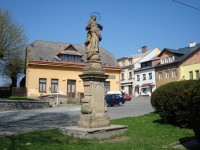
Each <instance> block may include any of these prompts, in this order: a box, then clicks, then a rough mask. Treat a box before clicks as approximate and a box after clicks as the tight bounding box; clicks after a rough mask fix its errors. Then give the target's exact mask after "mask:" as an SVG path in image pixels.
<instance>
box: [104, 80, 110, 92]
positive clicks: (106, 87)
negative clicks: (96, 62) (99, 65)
mask: <svg viewBox="0 0 200 150" xmlns="http://www.w3.org/2000/svg"><path fill="white" fill-rule="evenodd" d="M108 91H110V82H109V81H105V82H104V92H105V93H107V92H108Z"/></svg>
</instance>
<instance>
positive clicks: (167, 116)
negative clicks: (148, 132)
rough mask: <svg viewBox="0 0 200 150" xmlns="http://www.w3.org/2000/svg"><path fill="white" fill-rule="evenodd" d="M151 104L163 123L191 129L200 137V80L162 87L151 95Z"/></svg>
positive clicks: (174, 83)
mask: <svg viewBox="0 0 200 150" xmlns="http://www.w3.org/2000/svg"><path fill="white" fill-rule="evenodd" d="M151 104H152V106H153V107H154V109H155V111H156V112H157V113H158V114H159V115H160V117H161V119H162V120H163V121H164V122H167V123H171V124H174V125H176V126H179V127H184V128H192V129H193V130H194V132H195V134H196V135H197V136H199V135H200V80H184V81H178V82H171V83H168V84H165V85H162V86H160V87H158V88H157V89H156V90H155V91H154V92H153V93H152V95H151Z"/></svg>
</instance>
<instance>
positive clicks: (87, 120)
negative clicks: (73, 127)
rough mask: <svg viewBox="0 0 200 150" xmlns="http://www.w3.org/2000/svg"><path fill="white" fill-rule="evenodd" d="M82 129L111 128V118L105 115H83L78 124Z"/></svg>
mask: <svg viewBox="0 0 200 150" xmlns="http://www.w3.org/2000/svg"><path fill="white" fill-rule="evenodd" d="M77 126H78V127H81V128H98V127H107V126H110V117H109V116H108V115H107V114H106V113H105V114H81V115H80V119H79V121H78V124H77Z"/></svg>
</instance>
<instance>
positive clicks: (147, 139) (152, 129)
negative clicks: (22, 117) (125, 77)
mask: <svg viewBox="0 0 200 150" xmlns="http://www.w3.org/2000/svg"><path fill="white" fill-rule="evenodd" d="M159 119H160V117H159V116H158V115H157V114H153V113H152V114H148V115H144V116H140V117H129V118H123V119H117V120H112V124H120V125H127V126H128V131H127V132H126V133H124V134H123V135H120V136H116V137H113V138H110V139H104V140H85V139H76V138H72V137H69V136H67V135H62V134H60V133H59V131H58V130H57V129H51V130H45V131H40V132H33V133H27V134H21V135H16V136H9V137H1V138H0V150H160V149H163V150H165V149H170V150H171V149H172V148H163V147H164V146H166V145H169V144H172V143H174V142H178V141H179V140H180V139H183V138H186V137H192V136H194V134H193V132H192V130H189V129H180V128H178V127H174V126H172V125H167V124H161V123H159V122H160V121H159Z"/></svg>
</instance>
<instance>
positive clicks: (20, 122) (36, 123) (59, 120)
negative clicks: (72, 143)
mask: <svg viewBox="0 0 200 150" xmlns="http://www.w3.org/2000/svg"><path fill="white" fill-rule="evenodd" d="M153 111H154V110H153V108H152V107H151V104H150V101H149V98H144V97H140V98H133V99H132V100H131V101H127V102H126V103H125V104H123V105H121V106H113V107H108V112H107V113H108V115H109V116H110V118H111V119H118V118H123V117H133V116H140V115H144V114H148V113H150V112H153ZM79 115H80V106H63V107H53V108H45V109H35V110H16V111H6V112H0V136H8V135H15V134H19V133H27V132H32V131H39V130H45V129H48V128H59V127H63V126H71V125H76V123H77V120H78V118H79Z"/></svg>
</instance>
